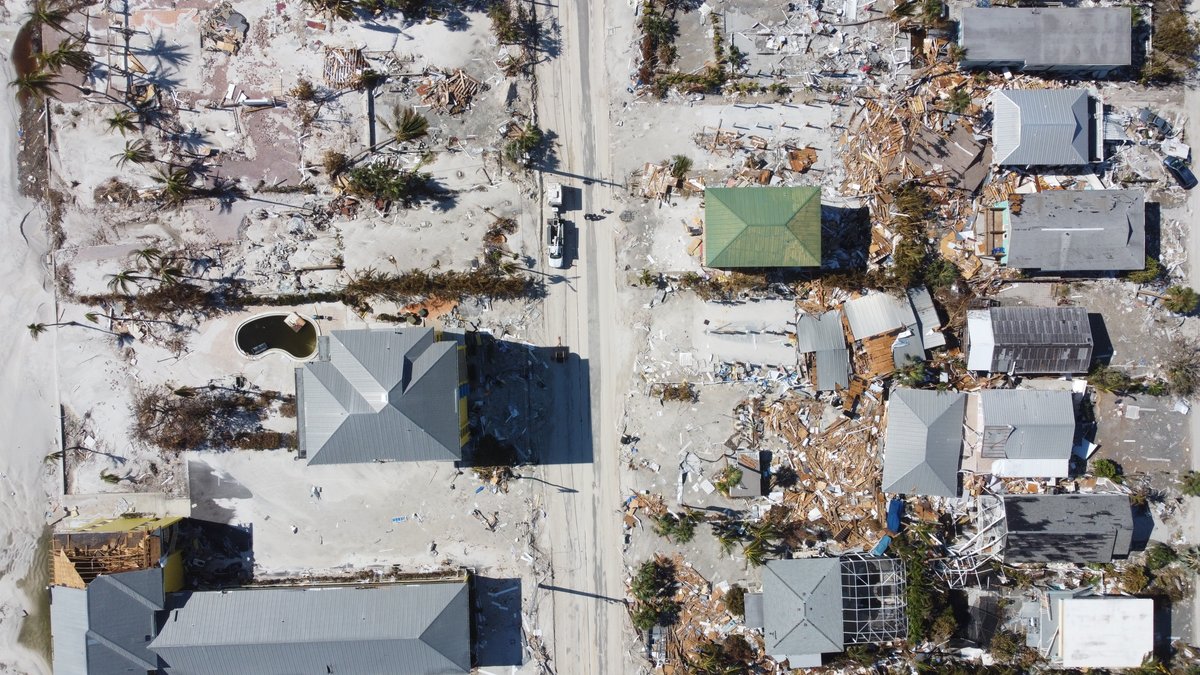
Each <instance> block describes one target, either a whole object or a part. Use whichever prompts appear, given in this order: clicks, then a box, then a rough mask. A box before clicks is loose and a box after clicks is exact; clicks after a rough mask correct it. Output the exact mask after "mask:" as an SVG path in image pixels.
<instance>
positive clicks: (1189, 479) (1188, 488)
mask: <svg viewBox="0 0 1200 675" xmlns="http://www.w3.org/2000/svg"><path fill="white" fill-rule="evenodd" d="M1182 489H1183V494H1185V495H1188V496H1190V497H1200V473H1196V472H1195V471H1189V472H1187V473H1186V474H1184V475H1183V485H1182Z"/></svg>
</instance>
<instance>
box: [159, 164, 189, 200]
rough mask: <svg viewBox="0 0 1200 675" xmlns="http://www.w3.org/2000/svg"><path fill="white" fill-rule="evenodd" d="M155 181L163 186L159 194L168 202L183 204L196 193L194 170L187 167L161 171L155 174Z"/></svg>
mask: <svg viewBox="0 0 1200 675" xmlns="http://www.w3.org/2000/svg"><path fill="white" fill-rule="evenodd" d="M154 182H156V183H158V184H159V185H161V186H162V187H161V188H159V190H160V193H159V194H160V196H161V197H162V198H163V200H164V201H166V202H167V203H168V204H172V205H176V204H181V203H183V202H184V201H185V200H187V199H189V198H190V197H192V196H193V195H195V194H196V188H195V187H193V186H192V172H191V171H189V170H187V169H186V168H178V169H171V170H169V171H159V173H158V175H157V176H154Z"/></svg>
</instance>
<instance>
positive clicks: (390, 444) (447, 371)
mask: <svg viewBox="0 0 1200 675" xmlns="http://www.w3.org/2000/svg"><path fill="white" fill-rule="evenodd" d="M439 337H440V336H439V334H438V333H437V332H435V331H433V330H432V329H429V328H388V329H375V330H338V331H333V332H332V334H330V335H328V336H321V337H319V338H317V358H316V360H314V361H311V362H309V363H306V364H304V365H303V366H302V367H300V368H297V369H296V409H297V426H298V438H299V450H300V453H299V454H300V457H303V458H307V459H308V463H309V464H347V463H354V462H373V461H420V460H459V459H461V458H462V447H463V445H465V444H466V441H467V433H468V432H467V404H466V399H467V383H466V377H467V369H466V365H465V358H466V357H465V351H464V349H463V347H462V346H460V345H459V344H458V343H456V342H453V341H443V340H441V339H439Z"/></svg>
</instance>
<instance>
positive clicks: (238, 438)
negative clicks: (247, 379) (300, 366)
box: [133, 385, 296, 452]
mask: <svg viewBox="0 0 1200 675" xmlns="http://www.w3.org/2000/svg"><path fill="white" fill-rule="evenodd" d="M277 403H278V404H280V406H281V407H282V406H286V405H287V404H289V403H291V404H292V405H293V406H294V404H295V397H293V396H291V395H287V394H281V393H280V392H277V391H250V390H243V389H233V388H229V387H220V386H217V385H209V386H207V387H177V388H170V387H155V388H151V389H145V390H142V391H139V392H137V393H136V394H135V395H134V402H133V413H134V422H133V434H134V438H136V439H137V440H139V441H142V442H144V443H148V444H151V445H156V446H158V447H160V448H162V449H164V450H169V451H173V452H180V451H183V450H205V449H212V448H238V449H247V450H269V449H276V448H290V447H295V445H296V435H295V434H293V433H284V432H278V431H269V430H267V429H264V428H263V425H262V423H263V421H264V420H265V419H266V418H267V416H268V414H270V413H271V412H272V411H273V410H274V409H275V406H276V404H277Z"/></svg>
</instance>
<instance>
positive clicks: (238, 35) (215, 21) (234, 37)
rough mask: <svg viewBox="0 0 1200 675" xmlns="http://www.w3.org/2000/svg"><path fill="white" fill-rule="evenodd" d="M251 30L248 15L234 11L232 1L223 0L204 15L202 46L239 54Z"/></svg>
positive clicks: (201, 36) (201, 34)
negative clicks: (224, 0)
mask: <svg viewBox="0 0 1200 675" xmlns="http://www.w3.org/2000/svg"><path fill="white" fill-rule="evenodd" d="M249 30H250V23H249V22H248V21H246V17H244V16H242V15H241V14H239V13H237V12H235V11H233V5H232V4H231V3H229V2H222V3H220V4H218V5H217V6H216V7H213V8H212V9H211V10H210V11H209V12H208V13H207V14H206V15H205V17H204V23H203V24H202V25H201V26H200V47H201V48H202V49H209V50H212V51H221V52H226V53H228V54H237V53H238V50H240V49H241V48H242V43H243V42H244V41H245V40H246V33H247V32H248V31H249Z"/></svg>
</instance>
